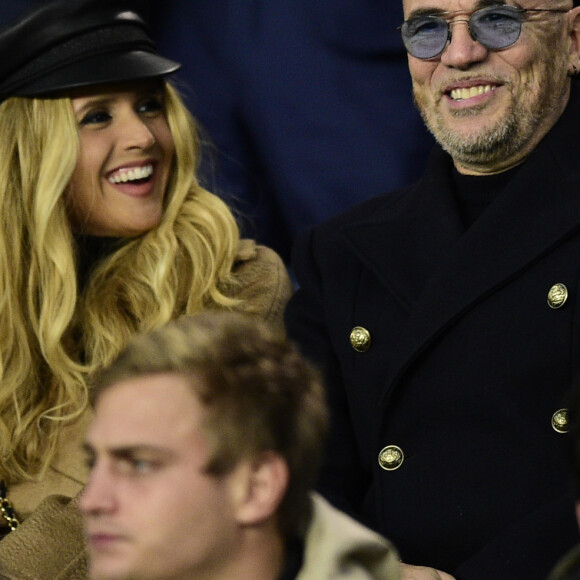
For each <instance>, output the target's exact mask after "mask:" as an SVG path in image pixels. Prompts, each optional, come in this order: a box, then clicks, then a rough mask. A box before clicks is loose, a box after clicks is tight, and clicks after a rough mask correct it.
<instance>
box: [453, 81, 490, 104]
mask: <svg viewBox="0 0 580 580" xmlns="http://www.w3.org/2000/svg"><path fill="white" fill-rule="evenodd" d="M494 89H495V86H492V85H477V86H475V87H467V88H462V89H453V90H451V91H449V93H448V94H449V96H450V97H451V98H452V99H453V100H454V101H465V100H467V99H471V98H473V97H478V96H480V95H485V94H486V93H491V92H492V91H493V90H494Z"/></svg>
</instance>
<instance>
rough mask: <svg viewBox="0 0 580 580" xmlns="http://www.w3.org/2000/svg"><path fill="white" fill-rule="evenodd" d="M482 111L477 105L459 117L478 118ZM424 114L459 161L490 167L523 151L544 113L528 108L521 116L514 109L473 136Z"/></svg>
mask: <svg viewBox="0 0 580 580" xmlns="http://www.w3.org/2000/svg"><path fill="white" fill-rule="evenodd" d="M478 113H479V109H478V108H474V109H469V110H468V111H463V112H462V113H461V114H459V115H457V116H458V117H468V116H470V117H475V116H477V114H478ZM421 115H422V117H423V120H424V122H425V124H426V125H427V128H428V129H429V131H430V132H431V133H432V134H433V136H434V137H435V139H436V140H437V142H438V143H439V144H440V145H441V147H442V148H443V149H444V150H445V151H447V153H449V155H451V157H452V158H453V160H454V161H455V162H456V163H458V164H459V165H463V166H486V165H495V164H496V163H498V162H500V161H502V160H504V159H507V158H509V157H511V156H512V155H514V154H516V153H517V152H518V151H520V150H521V148H522V147H524V146H525V143H526V142H527V140H528V138H529V136H530V135H532V134H533V133H534V132H535V130H536V128H537V126H538V125H539V124H540V122H541V120H542V118H543V116H544V113H543V112H542V111H539V112H535V113H533V112H532V111H528V114H527V115H526V116H525V118H523V119H522V118H521V117H520V118H519V119H518V118H517V115H516V113H515V111H514V110H513V109H510V111H509V112H508V115H507V117H506V119H505V120H504V121H503V122H501V123H496V124H495V125H494V126H493V127H490V128H489V129H487V130H486V131H485V132H482V133H479V134H477V135H474V136H473V137H471V138H470V137H468V136H465V135H458V134H457V133H455V132H454V131H450V130H449V129H447V128H446V127H444V126H443V123H441V118H440V117H437V118H436V119H435V120H434V122H433V123H432V122H431V120H429V119H428V118H427V116H426V115H425V114H423V111H421ZM522 122H523V125H522Z"/></svg>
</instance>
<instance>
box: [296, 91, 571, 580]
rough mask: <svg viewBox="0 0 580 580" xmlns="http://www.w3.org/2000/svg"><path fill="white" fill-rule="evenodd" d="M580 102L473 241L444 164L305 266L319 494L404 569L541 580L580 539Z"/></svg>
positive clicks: (382, 200)
mask: <svg viewBox="0 0 580 580" xmlns="http://www.w3.org/2000/svg"><path fill="white" fill-rule="evenodd" d="M579 97H580V95H578V94H573V95H572V98H571V102H570V103H569V105H568V107H567V109H566V111H565V113H564V115H563V117H562V118H561V119H560V121H559V122H558V123H557V124H556V126H555V127H554V128H553V129H552V130H551V132H550V133H549V134H548V135H547V136H546V137H545V138H544V140H543V141H542V142H541V143H540V145H539V146H538V147H537V148H536V150H535V151H534V152H533V153H532V154H531V155H530V156H529V158H528V159H527V161H526V162H525V163H524V164H523V165H522V166H520V168H519V170H518V171H517V172H515V175H514V176H513V178H512V179H511V181H510V183H509V185H508V186H507V188H506V189H505V191H502V193H501V194H500V195H498V196H496V197H495V199H494V201H493V202H492V203H491V204H490V205H489V207H488V208H487V209H486V210H485V211H484V212H483V214H482V215H481V216H480V217H479V218H478V219H477V220H476V221H475V222H474V223H473V225H472V226H471V227H470V228H468V229H467V230H465V228H464V226H463V225H462V224H461V220H460V216H459V213H458V209H457V207H456V203H455V200H454V196H453V194H452V187H451V168H452V162H451V159H450V158H449V156H448V155H447V154H446V153H444V152H443V151H442V150H441V149H439V148H436V149H435V151H434V152H433V154H432V155H431V157H430V159H429V162H428V166H427V169H426V172H425V175H424V177H423V178H422V179H421V180H420V181H419V182H418V183H417V184H416V185H415V186H412V187H410V188H406V189H403V190H400V191H398V192H395V193H394V194H393V193H391V194H388V195H385V196H382V197H377V198H374V199H372V200H370V201H367V202H364V203H363V204H361V205H359V206H357V207H355V208H353V209H352V210H349V211H348V212H346V213H344V214H342V215H340V216H338V217H337V218H334V219H332V220H331V221H328V222H326V223H324V224H322V225H320V226H318V227H316V228H314V229H312V230H310V231H309V232H307V233H306V234H305V235H303V236H302V237H301V238H300V239H299V241H298V242H297V244H296V246H295V250H294V258H293V265H294V268H295V272H296V275H297V279H298V282H299V284H300V289H299V290H298V291H297V293H296V294H295V296H294V297H293V298H292V300H291V302H290V304H289V306H288V309H287V312H286V324H287V328H288V332H289V334H290V336H291V337H293V338H294V339H295V340H297V341H298V342H299V343H300V344H301V347H302V349H303V351H304V352H305V353H306V354H307V356H309V357H310V358H311V359H313V360H314V361H315V362H317V363H318V364H319V365H320V366H321V367H322V369H323V371H324V373H325V376H326V381H327V386H328V397H329V402H330V405H331V409H332V420H333V424H332V436H331V439H330V443H329V448H328V453H327V461H326V465H325V467H324V471H323V476H322V480H321V483H320V489H321V490H322V491H323V493H324V494H325V495H326V496H327V497H328V498H330V499H331V500H332V501H333V502H334V503H336V504H337V505H339V506H341V507H343V508H345V509H347V511H350V512H351V513H353V514H355V515H356V516H357V517H359V518H360V519H362V520H363V521H365V522H366V523H367V524H369V525H370V526H371V527H374V528H375V529H377V530H378V531H379V532H381V533H383V534H384V535H386V536H387V537H388V538H390V539H391V540H392V541H393V542H394V543H395V545H396V546H397V548H398V549H399V551H400V553H401V555H402V558H403V560H404V561H406V562H408V563H411V564H416V565H419V564H421V565H428V566H433V567H436V568H438V569H441V570H444V571H446V572H449V573H451V574H454V575H455V576H456V577H457V578H461V579H464V580H490V579H493V580H503V579H506V580H507V579H509V580H523V579H525V580H540V579H543V578H545V577H546V575H547V574H548V572H549V570H550V568H551V567H552V566H553V565H554V563H555V561H556V560H557V559H558V557H559V556H561V555H562V554H563V553H564V552H565V551H566V550H567V549H568V548H570V547H571V546H572V545H574V543H575V542H576V541H577V540H578V532H577V526H576V522H575V518H574V512H573V499H572V497H571V494H570V492H569V480H568V473H567V466H568V462H567V457H566V442H567V437H566V434H565V430H566V425H565V422H566V413H565V407H566V396H567V393H568V392H569V390H570V388H571V386H572V385H573V384H574V382H575V381H576V380H577V379H578V370H579V368H580V137H579V136H580V98H579ZM353 329H355V330H354V332H353Z"/></svg>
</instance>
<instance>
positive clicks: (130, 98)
mask: <svg viewBox="0 0 580 580" xmlns="http://www.w3.org/2000/svg"><path fill="white" fill-rule="evenodd" d="M71 100H72V105H73V110H74V113H75V117H76V120H77V124H78V129H79V142H80V150H79V157H78V160H77V164H76V167H75V170H74V172H73V175H72V177H71V181H70V184H69V188H68V199H67V203H68V207H69V217H70V220H71V224H72V228H73V230H74V231H75V232H78V233H83V234H89V235H94V236H113V237H134V236H138V235H140V234H143V233H145V232H148V231H150V230H151V229H153V228H155V227H156V226H157V225H159V223H160V221H161V218H162V215H163V208H164V198H165V193H166V189H167V184H168V182H169V177H170V173H171V167H172V163H173V155H174V150H175V147H174V143H173V136H172V134H171V130H170V129H169V125H168V123H167V119H166V115H165V102H164V91H163V85H162V84H161V83H160V82H159V81H143V82H139V83H130V84H115V85H107V86H101V87H98V88H95V87H91V88H85V89H77V90H76V91H75V92H74V94H73V95H72V99H71Z"/></svg>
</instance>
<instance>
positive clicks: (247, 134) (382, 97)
mask: <svg viewBox="0 0 580 580" xmlns="http://www.w3.org/2000/svg"><path fill="white" fill-rule="evenodd" d="M152 8H153V18H152V22H153V25H154V34H155V36H156V38H157V39H158V43H159V48H160V50H161V52H162V53H164V54H166V55H167V56H169V57H171V58H174V59H176V60H178V61H181V62H182V63H183V68H182V70H181V71H180V72H179V77H180V78H181V79H183V80H184V81H185V83H186V84H187V86H188V87H189V90H187V89H186V97H187V100H188V104H189V106H190V108H191V109H192V112H193V113H194V115H195V116H196V117H197V118H198V119H199V120H200V122H201V124H202V126H203V127H204V128H205V130H206V132H207V134H208V137H209V139H210V140H211V142H212V143H213V145H214V146H215V147H214V149H213V155H212V162H213V164H214V167H213V170H212V171H208V169H207V165H206V166H205V175H206V179H205V181H206V184H207V185H208V187H209V188H210V189H216V188H217V192H218V193H220V194H221V195H222V196H223V197H224V198H225V199H226V200H227V201H229V202H230V203H234V202H235V205H236V207H238V208H239V209H240V210H241V212H242V213H243V214H245V215H246V216H247V217H248V218H249V220H251V222H252V223H253V225H252V223H250V224H249V228H248V229H247V231H246V233H247V234H248V235H250V236H253V237H257V238H258V239H259V240H260V241H262V242H264V243H266V244H268V245H270V246H272V247H273V248H274V249H276V250H277V251H278V252H279V253H280V254H281V255H282V256H283V257H284V258H286V259H287V258H288V256H289V252H290V246H291V243H292V241H293V239H294V237H295V234H296V233H297V232H298V231H300V230H302V229H304V228H305V227H306V226H308V225H312V224H316V223H319V222H321V221H323V220H324V219H326V218H328V217H330V216H331V215H333V214H335V213H337V212H339V211H341V210H344V209H346V208H347V207H350V206H351V205H353V204H355V203H357V202H360V201H362V200H364V199H367V198H369V197H371V196H374V195H377V194H379V193H382V192H384V191H389V190H392V189H395V188H397V187H400V186H402V185H405V184H408V183H410V182H411V181H414V180H415V178H416V177H417V176H418V175H419V174H420V173H421V171H422V169H423V167H424V162H425V159H426V154H427V151H428V149H429V148H430V146H431V144H432V141H431V137H430V136H429V135H428V134H427V132H426V130H425V129H424V127H423V123H422V121H421V119H420V116H419V114H418V113H417V111H416V110H415V108H414V105H413V103H412V96H411V83H410V77H409V73H408V70H407V57H406V53H405V51H404V48H403V45H402V42H401V40H400V35H399V32H398V31H397V29H396V28H397V26H398V25H400V23H401V21H402V18H403V16H402V8H401V2H398V1H396V2H393V0H219V1H216V0H195V1H192V0H170V1H166V2H160V1H157V2H156V1H154V2H153V3H152ZM236 200H237V201H236Z"/></svg>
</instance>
